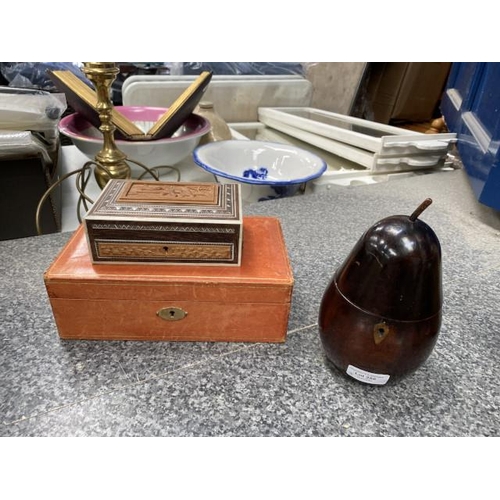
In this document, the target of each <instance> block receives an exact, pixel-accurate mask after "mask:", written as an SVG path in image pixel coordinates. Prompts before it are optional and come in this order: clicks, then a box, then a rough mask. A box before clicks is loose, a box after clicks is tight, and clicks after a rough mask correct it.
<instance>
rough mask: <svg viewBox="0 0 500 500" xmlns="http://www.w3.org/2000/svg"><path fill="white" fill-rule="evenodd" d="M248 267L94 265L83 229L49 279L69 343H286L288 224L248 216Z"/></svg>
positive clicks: (61, 331)
mask: <svg viewBox="0 0 500 500" xmlns="http://www.w3.org/2000/svg"><path fill="white" fill-rule="evenodd" d="M243 232H244V239H245V245H244V249H243V259H242V263H241V266H239V267H236V266H226V267H224V266H206V265H205V266H193V265H182V264H179V265H176V266H172V265H158V266H143V265H137V264H125V265H123V266H115V265H109V264H102V265H99V266H96V265H93V264H92V261H91V257H90V254H89V250H88V245H87V241H86V238H85V233H84V228H83V227H82V226H80V228H79V229H78V230H77V231H76V232H75V233H74V234H73V236H72V237H71V239H70V240H69V241H68V243H67V244H66V245H65V247H64V248H63V249H62V250H61V252H60V253H59V255H58V256H57V257H56V259H55V260H54V262H53V263H52V265H51V266H50V267H49V269H48V270H47V271H46V273H45V275H44V280H45V286H46V290H47V294H48V296H49V300H50V304H51V307H52V311H53V314H54V319H55V322H56V325H57V329H58V331H59V335H60V337H61V338H63V339H89V340H167V341H209V342H215V341H220V342H284V341H285V339H286V333H287V326H288V319H289V313H290V305H291V296H292V289H293V274H292V270H291V267H290V262H289V259H288V253H287V249H286V246H285V241H284V238H283V234H282V230H281V225H280V222H279V220H278V219H276V218H274V217H245V218H244V224H243Z"/></svg>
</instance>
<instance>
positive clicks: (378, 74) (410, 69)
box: [366, 62, 451, 123]
mask: <svg viewBox="0 0 500 500" xmlns="http://www.w3.org/2000/svg"><path fill="white" fill-rule="evenodd" d="M450 68H451V63H448V62H411V63H409V62H395V63H392V62H391V63H371V65H370V74H369V80H368V87H367V97H366V98H367V100H368V103H367V106H366V108H368V109H371V111H372V112H373V117H370V119H372V120H373V121H376V122H379V123H389V122H395V121H413V122H422V121H428V120H431V119H432V118H433V117H434V112H435V110H436V108H437V106H438V104H439V102H440V101H441V95H442V93H443V90H444V87H445V85H446V80H447V78H448V74H449V71H450Z"/></svg>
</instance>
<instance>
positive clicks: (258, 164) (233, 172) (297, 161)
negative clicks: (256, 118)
mask: <svg viewBox="0 0 500 500" xmlns="http://www.w3.org/2000/svg"><path fill="white" fill-rule="evenodd" d="M193 159H194V161H195V163H196V164H197V165H199V166H200V167H201V168H203V169H204V170H206V171H207V172H210V173H212V174H213V175H214V176H215V178H216V180H217V182H220V183H222V184H226V183H229V182H238V183H240V184H241V196H242V199H243V201H244V202H246V203H252V202H255V201H264V200H271V199H275V198H284V197H287V196H293V195H294V194H296V193H297V191H298V190H299V189H300V187H301V186H303V185H304V184H305V183H306V182H308V181H310V180H313V179H316V178H318V177H320V176H321V175H322V174H323V172H324V171H325V170H326V167H327V166H326V163H325V161H324V160H323V159H322V158H320V157H319V156H317V155H315V154H313V153H310V152H309V151H307V150H305V149H301V148H298V147H296V146H292V145H289V144H279V143H274V142H267V141H246V140H241V141H240V140H229V141H217V142H211V143H209V144H206V145H203V146H199V147H198V148H196V149H195V150H194V152H193Z"/></svg>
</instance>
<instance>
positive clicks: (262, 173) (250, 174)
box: [243, 167, 269, 180]
mask: <svg viewBox="0 0 500 500" xmlns="http://www.w3.org/2000/svg"><path fill="white" fill-rule="evenodd" d="M268 173H269V172H268V170H267V168H265V167H260V168H257V169H255V168H249V169H248V170H244V171H243V177H245V179H261V180H264V179H266V178H267V174H268Z"/></svg>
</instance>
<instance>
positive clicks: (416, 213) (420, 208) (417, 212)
mask: <svg viewBox="0 0 500 500" xmlns="http://www.w3.org/2000/svg"><path fill="white" fill-rule="evenodd" d="M431 203H432V199H431V198H426V199H425V200H424V201H423V202H422V203H420V205H419V206H418V207H417V209H416V210H415V211H414V212H413V213H412V214H411V215H410V220H411V221H412V222H415V221H416V220H417V217H418V216H419V215H420V214H421V213H422V212H423V211H424V210H425V209H426V208H427V207H428V206H429V205H430V204H431Z"/></svg>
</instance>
